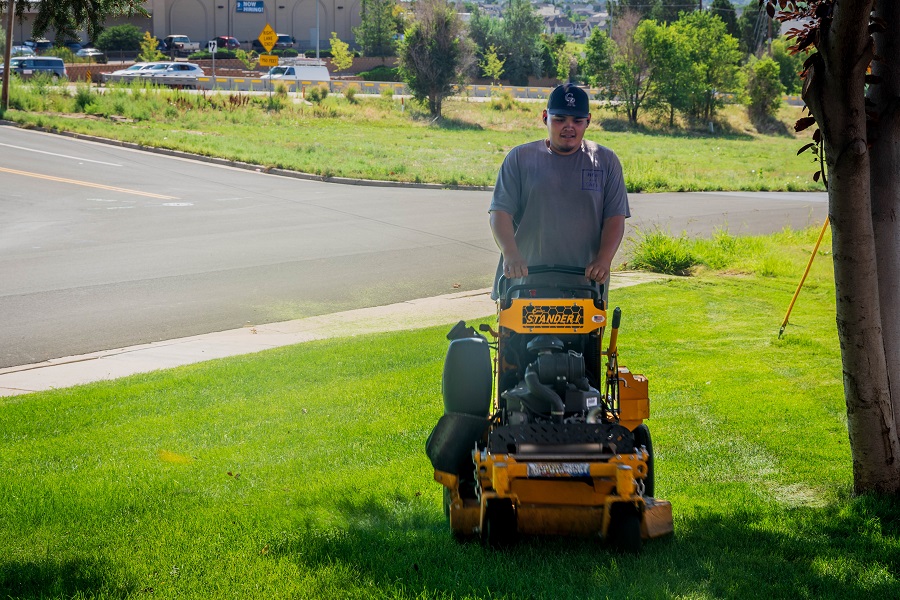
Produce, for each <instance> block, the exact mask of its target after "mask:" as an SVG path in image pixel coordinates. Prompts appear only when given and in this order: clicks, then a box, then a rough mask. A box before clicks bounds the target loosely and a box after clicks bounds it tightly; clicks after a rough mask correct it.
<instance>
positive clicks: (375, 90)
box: [102, 73, 803, 106]
mask: <svg viewBox="0 0 900 600" xmlns="http://www.w3.org/2000/svg"><path fill="white" fill-rule="evenodd" d="M102 77H103V82H104V83H116V82H118V83H128V82H130V81H135V80H139V81H147V82H150V83H152V84H154V85H162V86H168V87H174V88H183V89H200V90H222V91H230V92H274V91H275V89H277V88H278V87H279V86H283V87H284V88H285V90H286V91H288V92H300V93H303V90H304V88H308V87H311V86H327V87H328V91H329V92H343V91H344V90H346V89H347V88H349V87H355V88H356V89H357V90H358V91H359V93H361V94H381V93H382V92H384V91H385V90H390V91H391V92H392V93H393V94H395V95H409V93H410V92H409V89H408V88H407V87H406V84H404V83H400V82H393V81H356V80H346V79H333V80H331V81H327V82H325V81H314V80H308V81H307V80H300V81H296V80H290V79H262V78H261V77H212V76H203V77H172V76H159V77H138V76H135V75H125V76H122V75H112V74H109V73H104V74H103V76H102ZM551 91H553V88H549V87H532V86H511V85H495V86H490V85H467V86H464V87H462V88H461V89H460V91H459V93H458V95H461V96H469V97H473V98H489V97H490V96H491V95H492V94H502V93H505V92H508V93H510V94H512V96H513V97H514V98H520V99H521V98H524V99H529V98H531V99H545V98H547V96H549V95H550V92H551ZM585 91H587V93H588V95H589V96H591V97H595V96H596V95H597V94H598V93H599V92H600V90H599V89H594V88H587V89H586V90H585ZM722 96H723V97H724V98H725V99H726V101H734V95H733V94H722ZM784 101H785V102H787V103H788V104H790V105H793V106H802V105H803V99H802V98H801V97H800V96H788V95H785V96H784Z"/></svg>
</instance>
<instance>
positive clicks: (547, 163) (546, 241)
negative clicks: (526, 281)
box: [489, 140, 631, 292]
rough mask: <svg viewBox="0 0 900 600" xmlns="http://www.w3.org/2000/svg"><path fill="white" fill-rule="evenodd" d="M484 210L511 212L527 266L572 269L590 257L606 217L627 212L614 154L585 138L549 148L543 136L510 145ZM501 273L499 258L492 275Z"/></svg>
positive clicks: (623, 187) (628, 213) (501, 261)
mask: <svg viewBox="0 0 900 600" xmlns="http://www.w3.org/2000/svg"><path fill="white" fill-rule="evenodd" d="M489 210H490V211H491V212H493V211H495V210H496V211H503V212H506V213H509V214H510V215H512V218H513V225H514V226H515V229H516V245H517V246H518V248H519V251H520V252H521V253H522V256H523V257H524V258H525V260H526V261H527V263H528V264H529V265H546V264H555V265H568V266H575V267H584V266H587V264H588V263H590V262H591V261H592V260H593V259H594V258H595V257H596V255H597V251H598V250H599V249H600V232H601V231H602V229H603V222H604V221H605V220H606V219H608V218H609V217H614V216H618V215H624V216H625V217H630V216H631V211H630V210H629V208H628V195H627V194H626V191H625V178H624V176H623V175H622V165H621V163H620V162H619V159H618V157H617V156H616V155H615V153H614V152H613V151H612V150H610V149H609V148H606V147H604V146H601V145H599V144H597V143H595V142H590V141H587V140H584V141H583V142H582V144H581V150H579V151H578V152H574V153H573V154H569V155H560V154H555V153H553V152H551V151H550V149H549V148H548V147H547V143H546V141H545V140H540V141H536V142H530V143H528V144H522V145H521V146H516V147H515V148H513V149H512V150H511V151H510V153H509V154H508V155H507V156H506V159H505V160H504V161H503V165H502V166H501V167H500V172H499V174H498V175H497V183H496V185H495V186H494V196H493V199H492V200H491V207H490V209H489ZM502 274H503V259H502V258H501V260H500V264H499V265H498V267H497V279H499V277H500V275H502ZM582 279H583V278H582ZM517 282H518V281H517ZM517 282H513V283H517ZM494 289H495V292H496V280H495V285H494Z"/></svg>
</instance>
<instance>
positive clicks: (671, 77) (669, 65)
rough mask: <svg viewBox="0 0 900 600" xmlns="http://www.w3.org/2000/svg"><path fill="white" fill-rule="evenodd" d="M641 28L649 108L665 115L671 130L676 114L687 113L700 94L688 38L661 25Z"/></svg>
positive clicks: (672, 28)
mask: <svg viewBox="0 0 900 600" xmlns="http://www.w3.org/2000/svg"><path fill="white" fill-rule="evenodd" d="M641 26H642V27H643V33H644V37H643V40H642V41H643V44H644V46H645V47H646V48H647V52H648V56H649V60H650V65H651V69H652V71H653V82H654V86H653V90H652V94H651V95H652V104H653V105H654V107H655V108H658V109H660V110H661V111H664V112H665V113H666V114H667V116H668V120H669V126H670V127H671V126H674V125H675V113H676V111H685V110H687V109H688V108H689V107H690V105H691V99H692V97H694V96H695V95H697V94H699V93H702V91H703V87H702V85H701V84H700V81H701V76H700V72H699V71H700V68H699V66H698V65H697V64H696V62H695V61H694V57H693V56H692V53H691V46H690V42H689V40H688V38H687V37H686V36H685V35H684V33H683V32H681V31H679V30H678V29H677V28H676V27H673V26H669V25H666V24H664V23H663V24H662V25H656V24H655V23H652V24H651V23H642V24H641Z"/></svg>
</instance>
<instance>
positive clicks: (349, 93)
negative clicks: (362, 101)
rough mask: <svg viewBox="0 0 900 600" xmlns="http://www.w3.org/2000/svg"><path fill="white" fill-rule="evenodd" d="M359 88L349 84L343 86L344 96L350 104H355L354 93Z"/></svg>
mask: <svg viewBox="0 0 900 600" xmlns="http://www.w3.org/2000/svg"><path fill="white" fill-rule="evenodd" d="M357 92H359V90H358V89H357V88H356V86H355V85H350V86H347V87H346V88H344V98H346V99H347V101H348V102H350V103H351V104H356V94H357Z"/></svg>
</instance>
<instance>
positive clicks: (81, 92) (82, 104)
mask: <svg viewBox="0 0 900 600" xmlns="http://www.w3.org/2000/svg"><path fill="white" fill-rule="evenodd" d="M94 96H95V94H94V92H92V91H91V86H89V85H88V84H86V83H79V84H78V85H77V86H75V111H76V112H87V107H88V105H90V104H91V103H92V102H93V101H94Z"/></svg>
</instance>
